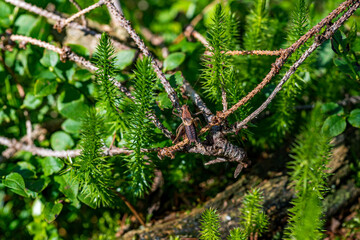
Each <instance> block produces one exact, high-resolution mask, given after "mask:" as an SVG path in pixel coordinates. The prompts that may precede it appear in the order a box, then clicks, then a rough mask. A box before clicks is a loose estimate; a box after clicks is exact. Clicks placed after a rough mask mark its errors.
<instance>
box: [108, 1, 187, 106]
mask: <svg viewBox="0 0 360 240" xmlns="http://www.w3.org/2000/svg"><path fill="white" fill-rule="evenodd" d="M104 2H105V4H106V5H107V7H108V9H109V11H110V12H111V14H112V15H113V16H114V17H115V18H116V19H117V20H118V22H119V23H120V25H121V26H122V27H123V28H124V29H125V30H126V31H127V32H128V33H129V35H130V37H131V38H132V39H133V40H134V42H135V44H136V45H137V46H138V48H139V49H140V51H141V52H142V53H143V54H144V55H145V56H147V57H150V58H151V62H152V66H153V68H154V71H155V73H156V75H157V77H158V78H159V79H160V82H161V84H162V85H163V86H164V88H165V91H166V92H167V94H168V96H169V99H170V101H171V103H172V105H173V106H174V108H175V109H176V110H177V111H178V112H179V113H181V109H180V102H179V99H178V97H177V94H176V92H175V91H174V89H173V88H172V87H171V86H170V83H169V82H168V81H167V79H166V77H165V75H164V73H163V72H162V71H161V70H160V67H159V65H158V63H157V62H156V60H155V58H154V57H153V56H152V54H151V53H150V51H149V49H148V48H147V47H146V45H145V44H144V42H143V41H142V40H141V38H140V37H139V35H138V34H137V33H136V32H135V30H134V29H133V28H132V26H131V25H130V22H129V21H128V20H126V19H125V17H124V15H122V13H121V12H120V11H119V10H118V9H117V8H116V7H115V5H114V3H113V1H111V0H104Z"/></svg>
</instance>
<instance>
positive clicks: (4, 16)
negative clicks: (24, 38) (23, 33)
mask: <svg viewBox="0 0 360 240" xmlns="http://www.w3.org/2000/svg"><path fill="white" fill-rule="evenodd" d="M0 9H1V11H0V26H1V27H4V28H9V27H10V25H11V22H12V19H11V14H12V13H13V12H14V9H13V8H12V7H11V6H10V5H9V4H7V3H4V2H0ZM17 34H20V33H19V32H17Z"/></svg>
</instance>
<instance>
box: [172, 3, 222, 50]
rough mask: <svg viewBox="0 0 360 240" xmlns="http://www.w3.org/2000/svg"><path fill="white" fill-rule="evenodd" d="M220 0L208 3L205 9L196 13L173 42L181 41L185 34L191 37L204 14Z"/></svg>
mask: <svg viewBox="0 0 360 240" xmlns="http://www.w3.org/2000/svg"><path fill="white" fill-rule="evenodd" d="M219 2H220V0H215V1H213V2H211V3H210V4H208V5H207V6H206V7H204V9H203V10H202V11H201V12H200V13H199V14H198V15H196V17H194V18H193V19H192V20H191V22H190V24H189V25H188V26H187V27H186V28H185V31H184V32H183V33H181V34H180V35H179V36H177V37H176V39H175V40H174V41H173V43H174V44H177V43H179V42H181V41H182V40H183V39H184V36H185V37H187V38H189V37H190V35H191V34H192V32H193V31H194V29H195V26H196V25H197V24H198V23H199V22H200V21H201V19H202V18H203V17H204V15H205V14H206V13H207V12H209V10H210V9H211V8H212V7H213V6H214V5H215V4H217V3H219Z"/></svg>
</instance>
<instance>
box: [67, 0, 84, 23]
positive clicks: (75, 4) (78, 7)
mask: <svg viewBox="0 0 360 240" xmlns="http://www.w3.org/2000/svg"><path fill="white" fill-rule="evenodd" d="M69 2H71V3H72V4H73V5H74V6H75V7H76V9H77V10H78V11H81V10H82V8H81V7H80V5H79V4H78V3H77V2H76V1H75V0H69ZM81 23H82V25H83V26H84V27H86V26H87V22H86V18H85V16H84V15H82V16H81Z"/></svg>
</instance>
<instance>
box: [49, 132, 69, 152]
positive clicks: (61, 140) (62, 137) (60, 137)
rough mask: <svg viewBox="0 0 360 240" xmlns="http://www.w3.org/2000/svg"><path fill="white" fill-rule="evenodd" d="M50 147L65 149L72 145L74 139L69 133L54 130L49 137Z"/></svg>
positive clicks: (58, 149)
mask: <svg viewBox="0 0 360 240" xmlns="http://www.w3.org/2000/svg"><path fill="white" fill-rule="evenodd" d="M50 143H51V147H52V148H53V149H54V150H57V151H60V150H66V149H70V148H71V147H73V146H74V141H73V139H72V138H71V137H70V135H69V134H67V133H66V132H63V131H58V132H55V133H53V134H52V135H51V138H50Z"/></svg>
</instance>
